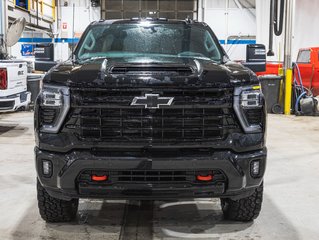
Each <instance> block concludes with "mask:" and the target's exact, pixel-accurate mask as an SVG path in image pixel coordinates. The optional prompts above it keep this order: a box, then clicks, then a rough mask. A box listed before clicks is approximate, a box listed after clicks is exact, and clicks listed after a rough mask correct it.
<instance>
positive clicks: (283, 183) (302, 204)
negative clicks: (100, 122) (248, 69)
mask: <svg viewBox="0 0 319 240" xmlns="http://www.w3.org/2000/svg"><path fill="white" fill-rule="evenodd" d="M32 125H33V114H32V113H29V112H19V113H13V114H0V149H1V154H0V170H1V171H0V191H1V193H0V239H1V240H9V239H13V240H18V239H21V240H22V239H23V240H26V239H32V240H33V239H50V240H54V239H68V240H70V239H94V240H98V239H122V240H123V239H152V238H153V239H167V240H168V239H176V238H187V239H246V240H248V239H271V240H273V239H289V240H294V239H307V240H311V239H319V218H318V213H319V184H318V183H319V158H318V156H319V148H318V142H319V134H318V133H319V118H312V117H294V116H291V117H285V116H274V115H272V116H269V124H268V149H269V158H268V166H267V174H266V178H265V194H264V203H263V209H262V212H261V215H260V216H259V218H258V219H257V220H255V221H254V222H251V223H237V222H226V221H224V220H223V217H222V212H221V210H220V206H219V200H218V199H213V200H205V201H204V200H199V201H196V200H194V201H186V202H178V203H174V202H158V201H155V202H137V201H130V202H126V201H100V200H85V199H84V200H81V202H80V210H79V216H78V219H77V220H76V221H75V222H74V223H71V224H46V223H45V222H44V221H42V220H41V218H40V216H39V214H38V209H37V202H36V192H35V179H36V174H35V169H34V162H33V147H34V139H33V126H32Z"/></svg>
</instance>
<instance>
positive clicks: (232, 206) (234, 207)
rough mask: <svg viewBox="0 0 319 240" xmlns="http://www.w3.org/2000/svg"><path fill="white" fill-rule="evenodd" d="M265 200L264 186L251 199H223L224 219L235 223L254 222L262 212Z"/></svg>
mask: <svg viewBox="0 0 319 240" xmlns="http://www.w3.org/2000/svg"><path fill="white" fill-rule="evenodd" d="M262 200H263V184H261V185H260V186H259V187H258V188H256V189H255V192H254V193H253V194H252V195H250V196H249V197H245V198H241V199H239V200H232V199H229V198H225V199H221V205H222V210H223V213H224V217H225V219H227V220H234V221H243V222H247V221H252V220H254V219H256V218H257V217H258V215H259V213H260V210H261V204H262Z"/></svg>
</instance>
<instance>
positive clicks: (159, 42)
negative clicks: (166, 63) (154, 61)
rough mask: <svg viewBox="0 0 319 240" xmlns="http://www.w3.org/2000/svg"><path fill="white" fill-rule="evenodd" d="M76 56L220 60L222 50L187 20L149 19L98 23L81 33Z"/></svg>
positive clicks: (89, 57)
mask: <svg viewBox="0 0 319 240" xmlns="http://www.w3.org/2000/svg"><path fill="white" fill-rule="evenodd" d="M76 55H77V58H78V59H79V60H87V59H92V58H115V57H184V58H185V57H188V58H204V59H210V60H213V61H216V62H220V61H221V58H222V54H221V52H220V49H219V48H218V47H217V44H216V42H215V41H214V38H213V36H212V35H211V34H210V32H209V31H208V30H207V29H205V28H203V27H201V26H195V25H187V24H169V23H167V24H155V23H154V24H152V23H150V22H142V23H128V24H111V25H98V26H95V27H93V28H92V29H90V30H89V31H88V32H87V34H86V35H85V36H84V40H83V41H82V44H81V45H80V46H79V47H78V50H77V52H76Z"/></svg>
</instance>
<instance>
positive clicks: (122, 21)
mask: <svg viewBox="0 0 319 240" xmlns="http://www.w3.org/2000/svg"><path fill="white" fill-rule="evenodd" d="M142 22H150V23H162V24H165V23H169V24H181V23H184V24H200V25H203V26H207V24H206V23H204V22H198V21H197V20H192V19H189V18H186V19H184V20H179V19H167V18H138V17H136V18H131V19H108V20H105V19H101V20H99V21H95V22H92V23H91V25H100V24H125V23H142Z"/></svg>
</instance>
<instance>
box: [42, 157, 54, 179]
mask: <svg viewBox="0 0 319 240" xmlns="http://www.w3.org/2000/svg"><path fill="white" fill-rule="evenodd" d="M42 173H43V175H44V176H45V177H50V176H51V174H52V163H51V161H49V160H43V161H42Z"/></svg>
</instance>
